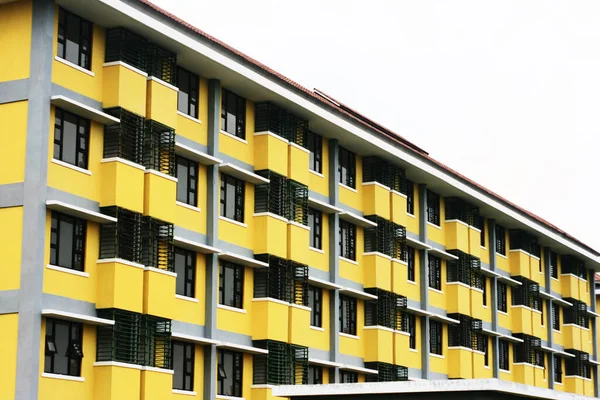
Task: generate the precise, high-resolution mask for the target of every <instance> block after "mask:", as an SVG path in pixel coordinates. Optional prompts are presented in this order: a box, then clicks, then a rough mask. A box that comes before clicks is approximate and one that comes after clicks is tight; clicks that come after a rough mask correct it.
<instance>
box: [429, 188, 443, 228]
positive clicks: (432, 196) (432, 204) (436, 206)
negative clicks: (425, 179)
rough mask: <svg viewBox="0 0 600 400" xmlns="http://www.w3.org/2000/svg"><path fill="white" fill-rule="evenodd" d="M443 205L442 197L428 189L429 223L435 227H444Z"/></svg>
mask: <svg viewBox="0 0 600 400" xmlns="http://www.w3.org/2000/svg"><path fill="white" fill-rule="evenodd" d="M441 203H442V201H441V197H440V195H439V194H437V193H435V192H432V191H431V190H429V189H427V222H429V223H431V224H433V225H435V226H442V225H441V218H442V216H441V209H442V207H441Z"/></svg>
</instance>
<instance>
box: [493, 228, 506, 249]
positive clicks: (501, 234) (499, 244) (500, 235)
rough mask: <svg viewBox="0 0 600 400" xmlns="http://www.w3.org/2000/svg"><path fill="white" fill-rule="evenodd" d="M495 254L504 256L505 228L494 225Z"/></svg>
mask: <svg viewBox="0 0 600 400" xmlns="http://www.w3.org/2000/svg"><path fill="white" fill-rule="evenodd" d="M494 229H495V233H496V253H498V254H502V255H503V256H506V228H504V227H503V226H502V225H498V224H496V226H495V228H494Z"/></svg>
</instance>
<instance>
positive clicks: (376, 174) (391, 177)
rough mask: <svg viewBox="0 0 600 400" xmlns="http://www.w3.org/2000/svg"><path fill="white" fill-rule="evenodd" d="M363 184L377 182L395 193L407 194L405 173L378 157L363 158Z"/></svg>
mask: <svg viewBox="0 0 600 400" xmlns="http://www.w3.org/2000/svg"><path fill="white" fill-rule="evenodd" d="M363 182H377V183H381V184H382V185H384V186H387V187H389V188H390V189H392V190H395V191H396V192H400V193H403V194H406V193H407V183H406V172H405V171H404V169H402V168H400V167H398V166H396V165H393V164H391V163H389V162H387V161H385V160H382V159H381V158H379V157H375V156H370V157H365V158H363Z"/></svg>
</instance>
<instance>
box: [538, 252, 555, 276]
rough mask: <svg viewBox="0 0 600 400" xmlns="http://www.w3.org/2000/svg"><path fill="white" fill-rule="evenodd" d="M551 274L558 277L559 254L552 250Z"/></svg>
mask: <svg viewBox="0 0 600 400" xmlns="http://www.w3.org/2000/svg"><path fill="white" fill-rule="evenodd" d="M540 264H541V263H540ZM550 276H551V277H553V278H554V279H558V254H556V253H555V252H553V251H551V252H550Z"/></svg>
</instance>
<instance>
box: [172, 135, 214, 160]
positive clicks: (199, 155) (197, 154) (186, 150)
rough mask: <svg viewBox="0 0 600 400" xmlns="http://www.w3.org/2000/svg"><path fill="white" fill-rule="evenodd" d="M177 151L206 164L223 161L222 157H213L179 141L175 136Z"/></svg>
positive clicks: (183, 155) (181, 154)
mask: <svg viewBox="0 0 600 400" xmlns="http://www.w3.org/2000/svg"><path fill="white" fill-rule="evenodd" d="M175 153H176V154H178V155H180V156H182V157H185V158H189V159H190V160H193V161H197V162H199V163H200V164H204V165H215V164H221V163H222V162H223V160H221V159H220V158H217V157H213V156H211V155H209V154H206V153H204V152H202V151H200V150H196V149H193V148H191V147H189V146H186V145H185V144H183V143H181V142H178V141H177V138H175Z"/></svg>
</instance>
